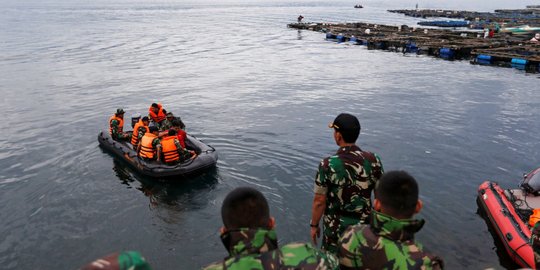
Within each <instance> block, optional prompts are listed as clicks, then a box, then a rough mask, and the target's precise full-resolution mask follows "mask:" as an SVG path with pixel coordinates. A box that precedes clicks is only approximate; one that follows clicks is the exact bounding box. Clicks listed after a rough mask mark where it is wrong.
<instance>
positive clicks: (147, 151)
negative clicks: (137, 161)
mask: <svg viewBox="0 0 540 270" xmlns="http://www.w3.org/2000/svg"><path fill="white" fill-rule="evenodd" d="M158 134H159V131H158V128H157V127H154V126H151V127H150V128H149V132H146V133H145V134H144V136H143V137H142V138H141V141H140V143H139V146H138V147H137V156H139V157H141V158H143V159H146V160H157V161H160V155H161V142H160V140H159V138H158Z"/></svg>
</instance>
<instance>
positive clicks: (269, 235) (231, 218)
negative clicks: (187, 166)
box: [203, 187, 339, 270]
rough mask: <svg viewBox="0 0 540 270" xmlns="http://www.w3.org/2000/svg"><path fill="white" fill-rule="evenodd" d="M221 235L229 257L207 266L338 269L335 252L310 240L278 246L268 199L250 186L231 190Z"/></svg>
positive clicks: (216, 268) (207, 269)
mask: <svg viewBox="0 0 540 270" xmlns="http://www.w3.org/2000/svg"><path fill="white" fill-rule="evenodd" d="M221 219H222V220H223V226H222V227H221V229H220V237H221V241H222V242H223V244H224V246H225V248H226V249H227V251H228V253H229V254H228V256H227V257H225V258H224V259H223V260H221V261H219V262H216V263H213V264H211V265H208V266H206V267H204V268H203V269H204V270H225V269H275V270H282V269H327V270H337V269H339V265H338V262H337V259H336V258H335V257H334V255H332V254H330V253H328V252H326V251H322V250H319V249H317V248H316V247H315V246H313V245H312V244H309V243H301V242H297V243H290V244H286V245H282V246H280V245H279V242H278V239H277V236H276V231H275V229H274V226H275V220H274V218H273V217H271V216H270V210H269V207H268V201H267V200H266V198H265V197H264V195H263V194H262V193H261V192H260V191H258V190H256V189H254V188H251V187H239V188H236V189H235V190H233V191H231V192H230V193H229V194H227V196H226V197H225V200H223V204H222V206H221Z"/></svg>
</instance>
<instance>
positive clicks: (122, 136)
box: [109, 108, 131, 141]
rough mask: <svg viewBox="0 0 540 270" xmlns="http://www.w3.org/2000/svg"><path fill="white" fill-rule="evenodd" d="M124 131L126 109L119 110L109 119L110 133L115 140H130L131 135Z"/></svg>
mask: <svg viewBox="0 0 540 270" xmlns="http://www.w3.org/2000/svg"><path fill="white" fill-rule="evenodd" d="M123 129H124V109H122V108H119V109H117V110H116V113H115V114H114V115H113V116H112V117H111V118H110V119H109V133H110V134H111V137H112V138H113V140H122V141H125V140H129V139H130V138H131V134H129V133H126V132H124V131H123Z"/></svg>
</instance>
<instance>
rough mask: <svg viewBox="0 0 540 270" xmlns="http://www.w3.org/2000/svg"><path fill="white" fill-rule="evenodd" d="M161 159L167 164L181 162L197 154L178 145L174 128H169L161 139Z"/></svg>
mask: <svg viewBox="0 0 540 270" xmlns="http://www.w3.org/2000/svg"><path fill="white" fill-rule="evenodd" d="M161 147H162V150H163V151H162V152H163V161H164V162H165V163H167V164H174V163H177V162H183V161H185V160H187V159H189V158H195V157H196V156H197V154H196V153H195V152H194V151H189V150H187V149H185V148H184V147H182V145H180V142H179V141H178V139H177V138H176V130H174V129H169V132H168V135H167V136H165V137H163V139H162V140H161Z"/></svg>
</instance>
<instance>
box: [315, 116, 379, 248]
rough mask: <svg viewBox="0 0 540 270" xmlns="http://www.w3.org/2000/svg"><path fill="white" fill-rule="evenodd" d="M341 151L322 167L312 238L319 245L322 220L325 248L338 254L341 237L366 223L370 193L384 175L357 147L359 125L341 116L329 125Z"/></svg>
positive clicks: (375, 160)
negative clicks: (345, 232)
mask: <svg viewBox="0 0 540 270" xmlns="http://www.w3.org/2000/svg"><path fill="white" fill-rule="evenodd" d="M329 127H330V128H332V129H333V130H334V135H333V136H334V141H335V142H336V144H337V145H338V146H339V150H338V151H337V153H336V154H335V155H333V156H330V157H328V158H325V159H323V160H322V161H321V163H320V164H319V169H318V171H317V176H316V178H315V188H314V192H315V197H314V199H313V206H312V215H311V224H310V226H311V239H312V241H313V243H314V244H317V238H318V237H319V236H320V228H319V222H320V220H321V218H323V239H322V248H323V249H324V250H328V251H330V252H332V253H334V254H335V253H336V252H337V241H338V239H339V236H341V234H342V233H343V231H345V229H346V228H347V227H348V226H350V225H356V224H358V223H360V222H361V223H367V222H368V217H369V215H370V214H371V191H372V190H373V188H374V187H375V184H376V183H377V181H378V180H379V179H380V178H381V176H382V174H383V166H382V162H381V159H380V158H379V156H377V155H376V154H374V153H371V152H367V151H362V149H360V147H358V146H357V145H356V139H357V138H358V135H359V134H360V122H359V121H358V119H357V118H356V117H355V116H354V115H351V114H347V113H342V114H340V115H338V116H337V117H336V118H335V120H334V122H332V123H331V124H330V125H329Z"/></svg>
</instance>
